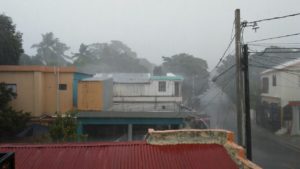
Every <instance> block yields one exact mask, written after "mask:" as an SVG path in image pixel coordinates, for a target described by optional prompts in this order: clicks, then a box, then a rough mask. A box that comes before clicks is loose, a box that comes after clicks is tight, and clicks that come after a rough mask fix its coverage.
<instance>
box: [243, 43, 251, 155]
mask: <svg viewBox="0 0 300 169" xmlns="http://www.w3.org/2000/svg"><path fill="white" fill-rule="evenodd" d="M248 54H249V53H248V45H243V56H244V57H243V66H244V82H245V83H244V84H245V116H246V119H245V128H246V131H245V132H246V150H247V158H248V159H249V160H252V142H251V119H250V88H249V64H248Z"/></svg>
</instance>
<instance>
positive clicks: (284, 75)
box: [259, 59, 300, 134]
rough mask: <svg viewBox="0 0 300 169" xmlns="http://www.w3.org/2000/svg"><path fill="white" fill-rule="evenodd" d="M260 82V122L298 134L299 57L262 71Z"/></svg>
mask: <svg viewBox="0 0 300 169" xmlns="http://www.w3.org/2000/svg"><path fill="white" fill-rule="evenodd" d="M261 83H262V93H261V102H262V107H263V108H262V111H261V112H259V113H260V117H261V118H262V122H263V123H264V124H269V125H271V128H272V129H274V130H277V129H280V128H286V129H287V131H288V132H289V133H290V134H300V123H299V122H300V115H299V108H300V59H297V60H292V61H289V62H286V63H284V64H281V65H278V66H276V67H273V68H271V69H268V70H265V71H263V72H262V73H261Z"/></svg>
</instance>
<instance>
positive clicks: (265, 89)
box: [262, 77, 269, 93]
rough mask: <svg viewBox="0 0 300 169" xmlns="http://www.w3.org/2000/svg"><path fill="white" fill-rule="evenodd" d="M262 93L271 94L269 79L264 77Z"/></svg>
mask: <svg viewBox="0 0 300 169" xmlns="http://www.w3.org/2000/svg"><path fill="white" fill-rule="evenodd" d="M262 92H263V93H268V92H269V78H267V77H264V78H263V79H262Z"/></svg>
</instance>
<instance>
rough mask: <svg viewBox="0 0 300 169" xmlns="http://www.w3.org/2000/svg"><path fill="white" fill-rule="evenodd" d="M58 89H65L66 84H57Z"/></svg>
mask: <svg viewBox="0 0 300 169" xmlns="http://www.w3.org/2000/svg"><path fill="white" fill-rule="evenodd" d="M59 90H67V84H59Z"/></svg>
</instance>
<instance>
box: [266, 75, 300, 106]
mask: <svg viewBox="0 0 300 169" xmlns="http://www.w3.org/2000/svg"><path fill="white" fill-rule="evenodd" d="M273 75H276V80H277V83H276V86H273V85H272V84H273V83H272V80H273V79H272V76H273ZM299 76H300V74H299ZM264 77H268V78H269V92H268V93H263V94H262V96H271V97H278V98H280V99H281V106H282V107H283V106H285V105H286V104H288V102H289V101H300V87H299V77H298V75H297V74H296V73H294V72H292V73H288V72H283V71H280V72H278V71H277V72H272V73H268V74H266V75H263V76H262V77H261V79H262V78H264ZM261 81H262V80H261Z"/></svg>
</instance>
